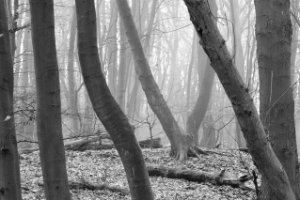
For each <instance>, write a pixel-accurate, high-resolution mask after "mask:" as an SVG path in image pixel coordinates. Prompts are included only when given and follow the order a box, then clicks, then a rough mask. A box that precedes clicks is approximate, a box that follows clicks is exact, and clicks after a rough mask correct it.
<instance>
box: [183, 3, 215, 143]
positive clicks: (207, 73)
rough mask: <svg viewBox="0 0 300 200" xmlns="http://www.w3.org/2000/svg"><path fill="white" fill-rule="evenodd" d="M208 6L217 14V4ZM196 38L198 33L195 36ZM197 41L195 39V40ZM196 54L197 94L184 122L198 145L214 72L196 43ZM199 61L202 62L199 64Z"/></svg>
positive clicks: (188, 132)
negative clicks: (197, 59) (202, 69)
mask: <svg viewBox="0 0 300 200" xmlns="http://www.w3.org/2000/svg"><path fill="white" fill-rule="evenodd" d="M209 5H210V8H211V10H212V12H213V14H214V15H216V14H217V5H216V2H215V1H214V0H211V1H210V2H209ZM195 37H197V38H198V35H197V36H195ZM196 41H197V40H196ZM197 55H198V58H199V59H201V60H199V61H198V63H197V64H198V74H199V76H198V77H199V91H200V92H199V96H198V98H197V101H196V104H195V106H194V108H193V110H192V112H191V114H190V115H189V116H188V119H187V124H186V131H187V134H189V135H190V136H191V137H192V138H193V140H192V141H193V144H194V145H196V146H197V145H199V134H198V132H199V128H200V125H201V123H202V121H203V119H204V117H205V114H206V111H207V109H208V106H209V101H210V97H211V92H212V89H213V85H214V77H215V72H214V71H213V69H212V68H211V66H210V62H209V60H208V58H207V55H206V54H205V52H204V51H203V48H202V47H201V46H199V44H198V45H197ZM200 63H204V65H203V64H201V65H200ZM203 66H204V68H205V69H204V73H203V76H202V77H203V79H202V81H200V72H201V68H202V67H203Z"/></svg>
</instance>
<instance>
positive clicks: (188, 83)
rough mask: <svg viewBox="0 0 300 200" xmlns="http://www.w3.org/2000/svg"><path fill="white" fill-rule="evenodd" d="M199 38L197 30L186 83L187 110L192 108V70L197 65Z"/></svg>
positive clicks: (194, 34) (194, 35)
mask: <svg viewBox="0 0 300 200" xmlns="http://www.w3.org/2000/svg"><path fill="white" fill-rule="evenodd" d="M197 38H198V35H197V33H196V32H194V33H193V43H192V52H191V58H190V63H189V66H188V70H187V74H188V75H187V83H186V102H185V107H186V110H187V111H188V110H189V109H190V98H191V84H192V72H193V68H194V66H195V54H196V52H197V51H196V49H197V46H198V42H197Z"/></svg>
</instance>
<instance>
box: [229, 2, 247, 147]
mask: <svg viewBox="0 0 300 200" xmlns="http://www.w3.org/2000/svg"><path fill="white" fill-rule="evenodd" d="M230 10H231V21H232V32H233V39H232V41H233V45H232V46H233V58H234V62H235V64H236V66H237V67H238V71H239V73H240V74H241V76H242V78H243V81H245V75H244V74H245V69H244V54H243V46H242V39H241V36H242V28H241V26H240V16H239V14H240V5H239V1H236V0H230ZM235 121H236V123H235V125H236V127H235V133H236V142H237V145H238V147H239V148H244V147H245V146H246V144H245V139H244V137H243V134H242V131H241V128H240V125H239V124H238V121H237V119H235Z"/></svg>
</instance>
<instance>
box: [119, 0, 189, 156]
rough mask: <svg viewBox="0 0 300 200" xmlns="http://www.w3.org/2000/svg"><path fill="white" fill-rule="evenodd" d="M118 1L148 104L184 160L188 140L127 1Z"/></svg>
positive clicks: (178, 154)
mask: <svg viewBox="0 0 300 200" xmlns="http://www.w3.org/2000/svg"><path fill="white" fill-rule="evenodd" d="M116 1H117V5H118V10H119V13H120V16H121V20H122V22H123V24H124V27H125V30H126V35H127V38H128V41H129V44H130V46H131V50H132V54H133V57H134V61H135V71H136V73H137V75H138V78H139V81H140V83H141V85H142V88H143V90H144V92H145V94H146V97H147V100H148V103H149V105H150V107H151V109H152V110H153V112H154V113H155V114H156V116H157V118H158V119H159V121H160V123H161V125H162V127H163V129H164V131H165V132H166V134H167V136H168V138H169V140H170V143H171V146H172V149H173V150H174V153H175V155H176V157H177V158H178V159H179V160H184V159H185V158H186V157H187V152H188V149H189V145H188V138H187V137H186V136H185V135H184V134H183V133H182V131H181V129H180V127H179V125H178V123H177V122H176V120H175V118H174V116H173V115H172V113H171V110H170V109H169V107H168V105H167V103H166V101H165V99H164V97H163V95H162V94H161V92H160V90H159V87H158V85H157V84H156V82H155V80H154V77H153V75H152V72H151V69H150V66H149V63H148V61H147V59H146V56H145V53H144V50H143V47H142V44H141V41H140V39H139V35H138V32H137V29H136V26H135V24H134V21H133V18H132V15H131V12H130V8H129V5H128V2H127V0H116Z"/></svg>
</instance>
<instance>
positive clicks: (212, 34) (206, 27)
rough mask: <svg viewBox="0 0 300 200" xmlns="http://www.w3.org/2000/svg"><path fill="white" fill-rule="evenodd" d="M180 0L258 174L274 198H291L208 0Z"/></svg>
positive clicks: (291, 195)
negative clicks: (216, 76) (240, 130)
mask: <svg viewBox="0 0 300 200" xmlns="http://www.w3.org/2000/svg"><path fill="white" fill-rule="evenodd" d="M184 2H185V4H186V6H187V8H188V11H189V13H190V16H191V20H192V22H193V24H194V26H195V29H196V30H197V32H198V34H199V37H200V38H201V43H202V46H203V48H204V50H205V52H206V53H207V55H208V57H209V58H210V60H211V65H212V67H213V68H214V70H215V72H216V73H217V75H218V77H219V79H220V81H221V83H222V85H223V87H224V89H225V92H226V94H227V96H228V97H229V99H230V102H231V104H232V106H233V109H234V112H235V114H236V116H237V119H238V121H239V124H240V126H241V129H242V131H243V133H244V137H245V139H246V142H247V146H248V149H249V152H250V154H251V156H252V159H253V161H254V163H255V165H256V167H257V168H258V170H259V171H260V173H261V174H262V176H264V177H266V180H267V181H268V184H269V186H270V189H271V190H270V192H271V193H272V194H274V199H275V200H282V199H285V200H295V199H296V198H295V194H294V192H293V189H292V187H291V184H290V182H289V179H288V176H287V173H286V172H285V170H284V169H283V167H282V165H281V163H280V161H279V159H278V158H277V157H276V154H275V153H274V151H273V149H272V147H271V144H270V142H269V141H268V139H267V136H266V133H265V131H264V127H263V125H262V122H261V120H260V118H259V115H258V112H257V110H256V108H255V105H254V103H253V99H252V98H251V96H250V94H249V90H248V89H247V87H246V86H245V84H244V83H243V81H242V78H241V76H240V75H239V73H238V71H237V69H236V67H235V64H234V63H233V60H232V58H231V55H230V53H229V51H228V49H227V47H226V45H225V44H226V43H225V41H224V39H223V37H222V36H221V34H220V31H219V30H218V27H217V24H216V21H215V19H216V18H215V17H214V16H213V15H212V13H211V11H210V7H209V5H208V2H207V1H199V0H184Z"/></svg>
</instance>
